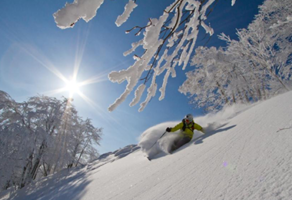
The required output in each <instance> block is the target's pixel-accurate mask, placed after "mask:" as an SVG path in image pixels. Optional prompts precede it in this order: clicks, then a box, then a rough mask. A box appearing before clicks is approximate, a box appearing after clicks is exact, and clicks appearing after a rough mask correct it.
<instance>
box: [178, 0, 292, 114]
mask: <svg viewBox="0 0 292 200" xmlns="http://www.w3.org/2000/svg"><path fill="white" fill-rule="evenodd" d="M291 13H292V6H291V2H290V1H287V0H280V1H275V0H267V1H265V2H264V4H263V5H262V6H260V12H259V14H258V15H256V17H255V20H254V21H253V22H252V23H251V24H250V25H249V26H248V28H247V29H241V30H237V35H238V40H231V39H230V37H228V36H226V35H225V34H221V35H220V36H219V38H220V39H222V40H224V41H226V42H227V47H226V48H225V49H224V50H223V49H221V48H219V49H216V48H214V47H211V48H205V47H199V48H197V50H196V55H195V56H194V57H193V58H192V65H195V69H194V70H193V71H191V72H188V73H187V80H186V81H185V82H184V84H183V85H182V86H181V87H180V91H181V92H182V93H184V94H190V95H191V96H193V98H192V100H191V102H192V103H193V104H196V106H197V107H204V106H205V107H207V108H208V109H210V110H213V109H215V108H220V107H222V106H224V105H226V104H230V103H236V102H243V103H246V102H250V101H257V100H261V99H265V98H267V97H268V96H273V95H275V94H277V93H279V92H281V91H287V90H289V88H288V86H287V85H286V84H285V82H288V81H289V80H290V79H291V74H292V65H291V58H292V30H291V27H292V26H291V25H292V20H291V19H290V18H291V16H290V15H291Z"/></svg>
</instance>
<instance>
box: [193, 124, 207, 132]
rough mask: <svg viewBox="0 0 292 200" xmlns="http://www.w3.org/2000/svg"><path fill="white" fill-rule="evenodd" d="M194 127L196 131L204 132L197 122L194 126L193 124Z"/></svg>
mask: <svg viewBox="0 0 292 200" xmlns="http://www.w3.org/2000/svg"><path fill="white" fill-rule="evenodd" d="M194 128H195V129H196V130H198V131H201V132H202V133H205V132H204V129H203V128H202V127H201V126H200V125H199V124H197V123H196V124H195V126H194Z"/></svg>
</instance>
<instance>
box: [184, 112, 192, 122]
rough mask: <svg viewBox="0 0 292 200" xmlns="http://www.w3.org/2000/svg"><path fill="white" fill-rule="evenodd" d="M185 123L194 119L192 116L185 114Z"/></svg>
mask: <svg viewBox="0 0 292 200" xmlns="http://www.w3.org/2000/svg"><path fill="white" fill-rule="evenodd" d="M185 120H186V122H188V123H190V122H192V121H193V120H194V117H193V115H192V114H187V115H186V117H185Z"/></svg>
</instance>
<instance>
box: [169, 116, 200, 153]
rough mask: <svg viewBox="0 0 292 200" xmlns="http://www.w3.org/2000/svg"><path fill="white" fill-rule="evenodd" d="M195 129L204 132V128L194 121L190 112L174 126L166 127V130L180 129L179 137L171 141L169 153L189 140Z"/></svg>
mask: <svg viewBox="0 0 292 200" xmlns="http://www.w3.org/2000/svg"><path fill="white" fill-rule="evenodd" d="M195 129H196V130H198V131H201V132H202V133H204V134H205V132H204V129H203V128H202V127H201V126H200V125H199V124H197V123H195V122H194V118H193V115H192V114H187V115H186V116H185V118H184V119H183V120H182V122H181V123H179V124H177V125H176V126H175V127H173V128H171V127H167V128H166V132H175V131H177V130H181V131H180V134H179V137H178V138H177V139H176V140H175V141H174V142H173V144H172V146H171V149H170V153H171V152H173V151H174V150H176V149H178V148H180V147H181V146H183V145H185V144H187V143H188V142H190V141H191V140H192V138H193V135H194V132H193V131H194V130H195Z"/></svg>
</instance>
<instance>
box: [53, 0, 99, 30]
mask: <svg viewBox="0 0 292 200" xmlns="http://www.w3.org/2000/svg"><path fill="white" fill-rule="evenodd" d="M103 2H104V0H90V1H88V0H74V2H73V3H72V4H70V3H66V5H65V7H64V8H62V9H60V10H58V11H57V12H55V13H54V18H55V22H56V24H57V26H58V27H59V28H61V29H66V28H72V27H73V26H74V25H75V23H76V22H77V21H78V20H79V19H83V20H84V21H86V22H89V21H90V20H91V19H92V18H93V17H95V15H96V11H97V10H98V9H99V8H100V6H101V5H102V4H103Z"/></svg>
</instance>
